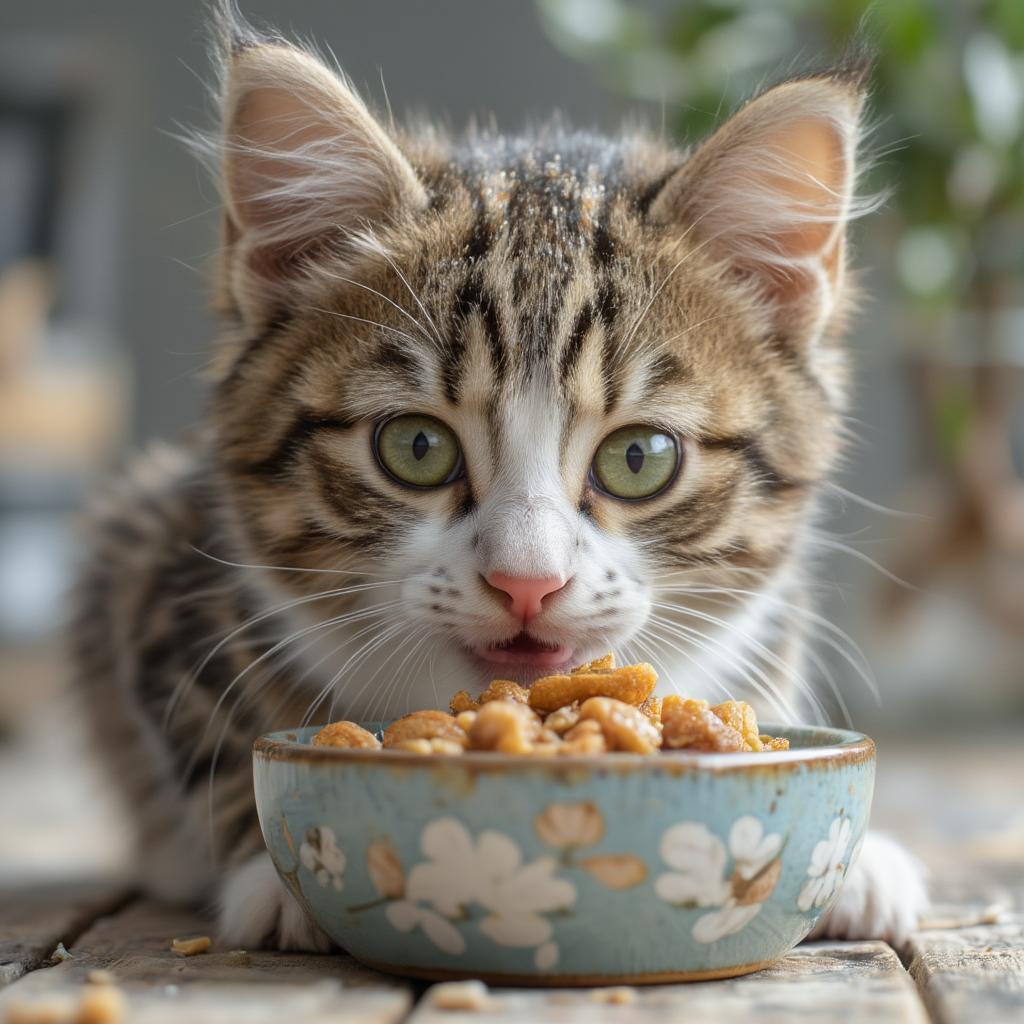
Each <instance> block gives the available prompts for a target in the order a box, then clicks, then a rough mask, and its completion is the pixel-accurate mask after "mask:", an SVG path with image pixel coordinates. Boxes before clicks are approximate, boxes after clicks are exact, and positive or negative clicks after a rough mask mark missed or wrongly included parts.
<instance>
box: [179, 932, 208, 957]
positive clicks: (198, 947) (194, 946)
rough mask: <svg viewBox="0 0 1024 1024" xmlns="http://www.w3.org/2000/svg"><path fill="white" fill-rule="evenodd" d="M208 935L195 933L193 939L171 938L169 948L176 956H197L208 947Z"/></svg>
mask: <svg viewBox="0 0 1024 1024" xmlns="http://www.w3.org/2000/svg"><path fill="white" fill-rule="evenodd" d="M210 945H211V943H210V937H209V936H208V935H197V936H196V937H195V938H194V939H172V940H171V949H172V950H174V952H175V953H177V954H178V956H197V955H198V954H199V953H205V952H206V951H207V950H208V949H209V948H210Z"/></svg>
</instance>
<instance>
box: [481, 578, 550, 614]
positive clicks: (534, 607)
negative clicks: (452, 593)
mask: <svg viewBox="0 0 1024 1024" xmlns="http://www.w3.org/2000/svg"><path fill="white" fill-rule="evenodd" d="M484 579H486V580H487V582H488V583H490V585H491V586H492V587H494V588H495V590H503V591H504V592H505V593H506V594H508V596H509V597H511V598H512V603H511V604H510V605H509V608H508V610H509V611H510V612H511V613H512V614H513V615H514V616H515V617H516V618H517V619H522V620H523V621H524V622H529V620H530V619H534V618H536V617H537V616H538V615H540V612H541V604H542V603H543V601H544V598H545V597H547V596H548V594H553V593H554V592H555V591H556V590H561V589H562V587H564V586H565V584H564V583H563V582H562V581H561V580H560V579H559V578H558V577H557V576H545V577H544V578H543V579H538V580H532V579H527V578H526V577H523V576H509V575H508V574H507V573H504V572H492V573H491V574H490V575H489V576H485V577H484Z"/></svg>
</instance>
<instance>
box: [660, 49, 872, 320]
mask: <svg viewBox="0 0 1024 1024" xmlns="http://www.w3.org/2000/svg"><path fill="white" fill-rule="evenodd" d="M865 77H866V68H860V69H858V70H856V71H852V72H849V73H841V72H836V73H835V74H833V75H828V76H823V77H818V78H805V79H799V80H796V81H791V82H787V83H785V84H783V85H779V86H776V87H775V88H773V89H769V90H768V91H767V92H765V93H762V94H761V95H760V96H758V97H757V98H756V99H754V100H752V101H750V102H749V103H747V104H746V106H744V107H743V108H742V109H741V110H740V111H739V112H738V113H737V114H735V115H734V116H733V117H732V118H730V119H729V120H728V121H727V122H726V123H725V124H723V125H722V126H721V127H720V128H719V129H718V130H717V131H715V132H714V134H712V135H711V137H710V138H708V139H707V140H706V141H705V142H704V143H703V144H702V145H701V146H700V147H699V148H698V149H697V150H696V152H695V153H694V154H693V155H692V156H691V157H690V158H689V159H688V160H687V162H686V163H685V164H684V165H683V166H682V167H681V168H680V169H679V170H678V171H676V172H675V174H673V175H672V176H671V177H670V178H669V180H668V181H667V182H666V183H665V185H664V186H663V187H662V189H661V190H660V192H659V193H658V194H657V195H656V197H655V199H654V201H653V203H652V204H651V206H650V208H649V211H648V216H649V219H650V220H651V221H652V222H654V223H658V224H666V225H668V224H673V225H678V226H679V227H680V228H681V229H683V230H686V231H692V233H693V235H694V236H695V237H696V238H697V239H699V240H700V242H701V243H702V244H703V245H705V246H706V247H707V249H708V250H710V252H711V253H712V254H713V255H715V256H716V257H717V258H719V259H720V260H722V261H724V262H725V263H726V264H728V265H729V267H730V268H731V269H732V270H733V271H734V272H735V273H737V274H740V275H742V276H743V277H744V278H746V279H748V280H751V281H753V282H754V284H755V285H756V287H757V288H758V291H759V293H760V295H761V296H762V298H763V299H764V300H765V301H766V302H767V304H768V307H769V311H770V313H771V315H772V317H773V318H774V323H775V325H776V327H777V329H778V330H780V331H783V332H786V333H790V334H794V333H795V334H800V335H804V336H807V335H813V334H814V333H815V332H816V330H817V329H819V328H820V325H821V324H822V323H823V322H824V319H825V318H826V317H827V316H828V314H829V313H830V312H831V310H832V309H833V308H834V305H835V299H836V297H837V295H838V293H839V291H840V289H841V287H842V281H843V270H844V255H845V254H844V249H845V236H846V224H847V222H848V221H849V219H850V218H851V216H854V215H855V214H856V213H857V212H859V211H857V209H856V204H855V199H854V183H855V178H856V166H855V162H856V151H857V143H858V138H859V133H860V118H861V111H862V108H863V105H864V96H865V91H864V79H865Z"/></svg>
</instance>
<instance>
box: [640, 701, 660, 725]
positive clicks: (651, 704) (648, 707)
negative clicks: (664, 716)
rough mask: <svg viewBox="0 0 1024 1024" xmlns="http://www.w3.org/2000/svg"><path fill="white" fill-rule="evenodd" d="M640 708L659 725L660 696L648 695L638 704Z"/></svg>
mask: <svg viewBox="0 0 1024 1024" xmlns="http://www.w3.org/2000/svg"><path fill="white" fill-rule="evenodd" d="M640 710H641V711H642V712H643V713H644V714H645V715H646V716H647V717H648V718H649V719H650V720H651V722H653V723H654V724H655V725H661V698H660V697H648V698H647V700H645V701H644V702H643V704H641V705H640Z"/></svg>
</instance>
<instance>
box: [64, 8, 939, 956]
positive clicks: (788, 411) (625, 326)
mask: <svg viewBox="0 0 1024 1024" xmlns="http://www.w3.org/2000/svg"><path fill="white" fill-rule="evenodd" d="M223 29H224V32H223V37H224V38H223V48H222V56H223V71H224V73H223V89H222V96H221V103H222V111H223V128H222V132H221V133H220V134H219V135H218V137H217V138H216V139H213V140H211V144H210V147H209V148H210V150H211V151H212V152H214V153H215V154H216V157H217V160H218V167H219V180H220V181H221V183H222V187H223V196H224V208H225V214H224V219H223V235H222V248H221V253H220V266H219V275H218V303H219V307H220V310H221V312H222V314H223V319H224V330H223V335H222V337H221V338H220V339H219V341H218V343H217V346H216V353H215V360H214V369H213V380H212V385H211V392H210V401H209V413H208V416H207V419H206V424H205V428H204V429H203V430H202V431H201V432H200V434H199V435H198V436H197V437H195V438H194V439H193V440H192V442H191V443H190V444H188V445H187V446H183V447H180V448H169V447H161V448H156V449H154V450H153V451H152V452H151V453H150V454H149V455H148V456H147V457H146V458H145V459H143V460H142V461H141V462H140V463H139V464H138V465H137V466H136V467H135V469H134V471H133V472H132V473H131V474H130V476H128V477H127V478H126V479H124V480H123V481H122V482H121V483H120V484H119V485H118V486H117V487H116V488H115V489H113V490H112V491H111V492H110V494H109V495H108V496H107V499H106V507H105V508H103V509H102V510H101V511H100V513H99V514H98V516H97V519H96V544H95V553H94V557H93V558H92V559H91V562H90V564H89V566H88V567H87V569H86V571H85V572H84V574H83V578H82V581H81V585H80V588H79V590H78V614H77V620H76V632H75V640H76V650H77V660H78V673H79V676H80V678H81V680H82V687H83V690H84V692H85V694H86V697H87V702H88V705H89V707H90V710H91V712H92V717H93V719H94V721H95V725H96V731H97V735H98V737H99V740H100V743H101V746H102V749H103V751H104V752H105V754H106V755H107V756H108V757H109V758H110V760H111V763H112V764H113V766H114V769H115V772H116V774H117V777H118V779H119V780H120V782H121V783H122V784H123V786H124V788H125V790H126V792H127V795H128V797H129V799H130V801H131V805H132V807H133V809H134V813H135V815H136V817H137V823H138V826H139V830H140V836H141V850H140V866H141V871H142V874H143V876H144V882H145V883H146V885H147V886H148V887H149V888H150V889H151V890H152V891H154V892H155V893H157V894H158V895H161V896H164V897H167V898H172V899H190V900H195V899H203V898H208V897H210V896H211V895H212V894H214V893H215V892H219V894H220V905H221V908H222V910H221V929H222V932H223V935H224V938H225V940H226V941H227V942H229V943H230V944H232V945H236V946H244V947H249V946H253V945H257V944H259V943H261V942H270V943H272V944H275V945H277V946H279V947H281V948H301V949H316V948H324V947H325V945H326V940H325V938H324V936H323V935H322V934H321V933H320V932H318V931H317V930H316V928H315V926H313V925H312V924H311V923H309V922H308V921H306V919H305V918H304V917H303V915H302V913H301V911H300V910H299V908H298V907H297V906H296V905H295V903H294V902H293V900H292V898H291V897H290V896H289V895H288V894H287V893H286V891H285V890H284V888H283V887H282V886H281V885H280V883H279V882H278V880H277V878H276V876H275V874H274V871H273V868H272V866H271V864H270V861H269V858H268V857H267V855H266V853H265V852H264V848H263V843H262V840H261V838H260V834H259V828H258V825H257V821H256V815H255V812H254V804H253V794H252V784H251V774H250V772H251V766H250V765H251V762H250V747H251V743H252V740H253V738H254V737H255V736H256V735H258V734H259V733H261V732H264V731H267V730H269V729H274V728H282V727H288V726H293V725H295V724H297V723H299V722H300V721H303V720H311V721H316V722H322V721H326V720H328V719H334V718H339V717H352V718H367V719H373V718H378V719H379V718H386V717H394V716H395V715H398V714H400V713H404V712H406V711H409V710H412V709H415V708H419V707H424V706H427V707H437V706H444V705H445V703H446V702H447V700H448V698H449V697H450V696H451V694H452V693H453V692H454V691H456V690H459V689H463V688H465V689H470V690H473V689H475V688H478V687H479V686H481V685H483V684H484V683H485V682H486V681H487V680H488V679H490V678H492V677H493V676H496V675H500V676H504V677H509V676H511V677H514V678H519V679H522V680H528V679H531V678H533V677H535V676H537V675H539V674H542V673H544V672H546V671H549V670H551V669H556V668H558V667H561V666H566V665H569V664H571V663H574V662H578V661H582V660H585V659H588V658H590V657H592V656H595V655H599V654H601V653H603V652H605V651H607V650H608V649H613V650H615V651H616V652H617V653H618V654H619V656H620V657H622V658H625V659H645V660H649V661H651V662H653V663H654V665H655V667H656V668H657V669H658V670H659V672H660V673H661V680H662V684H663V687H664V688H665V689H668V690H672V689H676V690H678V691H681V692H683V693H686V694H690V695H694V696H701V695H704V696H711V697H715V696H718V695H719V694H724V693H728V694H731V695H733V696H736V697H742V698H745V699H749V700H751V701H752V702H753V703H754V704H755V706H756V707H757V708H758V710H759V712H760V713H761V714H762V715H764V716H766V717H767V718H768V719H774V720H779V719H790V720H792V719H793V718H794V717H795V716H797V715H798V714H799V711H798V704H799V702H800V700H801V699H807V697H808V692H807V691H808V687H807V685H806V683H805V681H804V676H803V670H802V667H801V654H802V649H803V637H802V635H801V633H802V630H801V624H802V623H803V622H805V621H806V612H805V611H804V603H803V601H804V598H803V595H802V592H801V584H800V568H801V563H802V561H803V559H804V558H805V551H806V548H807V544H808V540H807V533H808V524H809V523H810V521H811V520H812V518H813V515H814V512H815V497H816V495H817V493H818V491H819V488H820V485H821V484H822V481H823V480H824V479H825V478H826V476H827V474H828V472H829V470H830V468H831V467H832V466H833V464H834V463H835V460H836V457H837V453H838V451H839V448H840V436H841V422H842V415H843V409H844V396H845V391H846V371H845V360H844V357H843V354H842V351H841V349H840V347H839V344H838V336H839V334H840V331H841V328H842V325H843V321H844V319H845V316H846V312H847V309H848V307H849V305H850V296H851V286H850V284H849V283H848V280H847V272H846V266H845V255H846V240H845V239H846V225H847V222H848V221H849V220H850V218H851V217H852V216H854V215H855V214H856V213H857V212H858V202H857V199H856V198H855V195H854V180H855V173H856V167H855V157H856V149H857V144H858V134H859V125H860V120H861V110H862V106H863V100H864V71H863V69H862V68H859V67H852V68H845V67H844V68H838V69H836V70H833V71H830V72H827V73H824V74H820V75H816V76H810V77H804V78H799V79H794V80H791V81H788V82H784V83H783V84H781V85H778V86H776V87H774V88H771V89H768V90H767V91H765V92H763V93H762V94H760V95H759V96H757V97H756V98H755V99H753V100H751V101H750V102H749V103H748V104H747V105H746V106H744V107H743V108H742V109H741V110H740V111H739V112H737V113H736V114H735V115H734V116H733V117H732V118H731V120H728V121H727V122H726V123H725V124H724V125H722V126H721V127H720V128H719V129H718V130H717V131H716V132H715V133H714V134H713V135H711V137H710V138H708V139H707V140H706V141H704V142H703V143H702V144H701V145H699V146H698V147H696V148H695V149H693V150H692V151H689V152H680V151H677V150H674V149H671V148H668V147H667V146H666V145H664V144H662V143H660V142H658V141H656V140H654V139H650V138H645V137H642V136H635V137H634V136H629V137H623V138H617V139H607V138H601V137H598V136H595V135H589V134H581V133H573V132H570V131H568V130H567V129H565V128H563V127H561V126H559V125H551V126H548V127H546V128H542V129H540V130H538V131H536V132H534V133H533V134H530V135H525V136H521V137H506V136H499V135H490V134H487V133H484V132H471V133H470V134H468V135H467V136H466V137H465V138H462V139H458V140H452V139H448V138H445V137H443V136H442V135H441V134H440V133H438V132H436V131H434V130H431V129H429V128H423V129H420V130H418V131H415V132H411V133H403V132H399V131H398V130H397V129H396V128H395V127H394V126H393V125H390V124H382V123H380V122H379V121H377V120H375V119H374V118H373V117H372V116H371V114H370V113H369V112H368V111H367V109H366V107H365V106H364V105H363V104H362V103H361V102H360V100H359V99H358V97H357V96H356V95H355V94H354V93H353V92H352V91H351V89H350V88H349V87H348V86H347V84H346V83H345V82H344V81H343V80H341V79H340V78H339V77H338V76H337V75H336V74H335V73H334V72H333V71H331V70H329V69H328V68H327V67H326V66H325V65H324V64H323V63H321V62H320V61H319V60H318V59H317V58H316V57H315V56H314V55H312V54H310V53H309V52H306V51H305V50H301V49H299V48H296V47H294V46H292V45H289V44H288V43H286V42H285V41H283V40H281V39H279V38H276V37H261V36H258V35H257V34H255V33H254V32H253V31H252V30H251V29H249V28H248V27H247V26H244V25H242V24H241V23H239V21H238V20H237V19H235V18H233V17H225V18H224V19H223ZM810 698H811V699H812V700H813V694H810ZM923 903H924V890H923V886H922V882H921V879H920V873H919V870H918V868H917V867H916V866H915V864H914V863H913V862H912V861H911V859H910V857H909V856H908V855H907V854H906V853H904V852H903V851H902V850H901V849H900V848H899V847H897V846H895V845H894V844H886V843H885V841H880V840H878V839H875V838H871V839H869V840H868V842H867V844H866V845H865V848H864V851H863V854H862V856H861V858H860V861H859V862H858V864H857V865H856V866H855V867H854V868H853V869H851V873H850V876H849V878H848V880H847V884H846V888H845V891H844V894H843V897H842V900H841V903H840V905H839V907H838V908H837V909H836V911H835V912H834V913H833V915H832V918H831V923H830V924H828V925H827V926H826V927H827V928H828V929H830V930H831V933H832V934H838V935H844V936H849V937H855V936H885V937H890V938H899V937H901V936H902V935H904V934H906V932H907V931H908V929H909V928H911V927H912V925H913V922H914V920H915V918H916V916H917V914H918V912H919V911H920V909H921V908H922V906H923Z"/></svg>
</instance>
